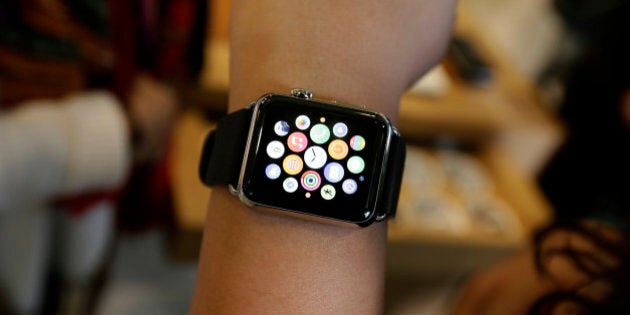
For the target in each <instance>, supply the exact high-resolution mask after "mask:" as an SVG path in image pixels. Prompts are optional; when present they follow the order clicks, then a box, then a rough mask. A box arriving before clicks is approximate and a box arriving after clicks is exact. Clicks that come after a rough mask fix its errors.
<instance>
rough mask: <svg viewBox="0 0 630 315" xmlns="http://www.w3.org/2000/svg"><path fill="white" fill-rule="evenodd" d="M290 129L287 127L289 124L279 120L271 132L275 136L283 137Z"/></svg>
mask: <svg viewBox="0 0 630 315" xmlns="http://www.w3.org/2000/svg"><path fill="white" fill-rule="evenodd" d="M290 129H291V127H290V126H289V123H288V122H286V121H284V120H280V121H278V122H277V123H276V124H275V125H274V126H273V130H274V131H275V132H276V134H277V135H278V136H280V137H284V136H286V135H287V134H289V130H290Z"/></svg>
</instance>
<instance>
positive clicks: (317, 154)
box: [304, 146, 328, 170]
mask: <svg viewBox="0 0 630 315" xmlns="http://www.w3.org/2000/svg"><path fill="white" fill-rule="evenodd" d="M327 159H328V157H327V156H326V150H324V149H323V148H322V147H318V146H312V147H310V148H308V149H306V151H305V152H304V163H306V165H308V167H310V168H312V169H315V170H316V169H319V168H321V167H322V166H324V164H326V160H327Z"/></svg>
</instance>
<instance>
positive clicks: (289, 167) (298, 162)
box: [282, 154, 304, 175]
mask: <svg viewBox="0 0 630 315" xmlns="http://www.w3.org/2000/svg"><path fill="white" fill-rule="evenodd" d="M302 167H304V163H303V162H302V159H301V158H300V157H299V156H297V155H295V154H291V155H289V156H287V157H285V158H284V161H283V162H282V168H283V169H284V171H285V172H287V174H289V175H297V174H298V173H300V172H301V171H302Z"/></svg>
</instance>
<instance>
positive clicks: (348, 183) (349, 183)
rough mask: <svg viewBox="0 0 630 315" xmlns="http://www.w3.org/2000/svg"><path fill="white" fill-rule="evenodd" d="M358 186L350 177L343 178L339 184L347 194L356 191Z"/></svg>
mask: <svg viewBox="0 0 630 315" xmlns="http://www.w3.org/2000/svg"><path fill="white" fill-rule="evenodd" d="M358 187H359V186H358V185H357V182H356V181H355V180H354V179H352V178H348V179H346V180H344V181H343V184H341V189H343V192H345V193H346V194H348V195H352V194H354V193H355V192H357V188H358Z"/></svg>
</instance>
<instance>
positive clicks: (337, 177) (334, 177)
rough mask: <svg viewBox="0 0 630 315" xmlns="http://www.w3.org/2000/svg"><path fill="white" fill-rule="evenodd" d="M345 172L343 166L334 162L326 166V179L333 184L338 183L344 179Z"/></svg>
mask: <svg viewBox="0 0 630 315" xmlns="http://www.w3.org/2000/svg"><path fill="white" fill-rule="evenodd" d="M343 175H344V170H343V166H341V164H339V163H337V162H332V163H329V164H328V165H326V167H325V168H324V177H325V178H326V180H327V181H329V182H331V183H333V184H334V183H338V182H339V181H341V179H343Z"/></svg>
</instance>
